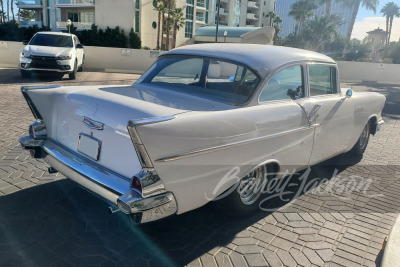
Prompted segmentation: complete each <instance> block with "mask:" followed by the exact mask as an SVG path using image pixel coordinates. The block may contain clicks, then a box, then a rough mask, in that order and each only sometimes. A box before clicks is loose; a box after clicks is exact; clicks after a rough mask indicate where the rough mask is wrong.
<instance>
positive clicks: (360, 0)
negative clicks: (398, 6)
mask: <svg viewBox="0 0 400 267" xmlns="http://www.w3.org/2000/svg"><path fill="white" fill-rule="evenodd" d="M338 1H340V2H341V3H342V5H344V6H347V7H350V8H352V9H353V12H352V14H351V20H350V25H349V30H348V32H347V35H346V42H345V44H344V49H343V53H342V57H343V58H344V57H345V55H346V53H347V50H348V48H349V44H350V38H351V33H352V32H353V27H354V22H355V21H356V17H357V13H358V10H359V8H360V5H362V6H363V7H365V8H366V9H369V10H372V11H374V12H375V13H376V7H377V6H378V4H379V0H338Z"/></svg>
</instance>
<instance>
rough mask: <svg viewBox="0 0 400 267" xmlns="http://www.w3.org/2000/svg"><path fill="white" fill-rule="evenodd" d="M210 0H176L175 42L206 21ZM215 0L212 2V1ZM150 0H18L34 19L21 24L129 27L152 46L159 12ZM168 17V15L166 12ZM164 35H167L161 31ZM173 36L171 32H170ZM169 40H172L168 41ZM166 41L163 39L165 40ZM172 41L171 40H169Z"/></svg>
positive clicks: (64, 27) (58, 28) (60, 27)
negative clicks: (179, 18) (181, 18)
mask: <svg viewBox="0 0 400 267" xmlns="http://www.w3.org/2000/svg"><path fill="white" fill-rule="evenodd" d="M210 1H211V0H177V1H176V7H183V11H184V14H185V18H186V21H185V26H184V28H181V29H180V30H179V31H178V32H177V41H176V44H177V45H179V44H181V43H183V42H184V41H185V40H187V39H188V38H191V37H192V35H193V34H194V32H195V30H196V29H197V28H198V27H200V26H204V25H206V24H209V23H210V22H209V11H210V8H211V3H210ZM212 3H214V2H212ZM153 4H154V1H153V0H136V1H132V0H117V1H110V0H20V1H18V7H19V8H21V9H28V10H33V11H35V13H36V18H35V20H33V21H21V22H20V25H21V27H29V26H33V25H38V26H39V27H41V26H48V27H50V28H51V30H52V31H65V30H67V20H68V19H70V20H71V22H72V23H73V25H74V26H75V27H77V30H85V29H90V28H91V26H92V25H93V24H95V25H97V26H98V27H99V28H101V29H104V28H106V27H110V28H115V27H116V26H119V27H120V28H121V29H124V31H125V32H129V31H130V30H131V28H133V29H134V31H135V32H136V33H137V34H138V35H139V36H140V38H141V40H142V46H147V47H150V48H155V47H156V45H157V30H158V12H157V11H155V10H154V5H153ZM165 17H167V14H165ZM164 37H165V38H166V34H165V33H164ZM170 38H171V39H172V31H171V33H170ZM171 41H172V40H171ZM164 43H165V42H164ZM170 43H172V42H170Z"/></svg>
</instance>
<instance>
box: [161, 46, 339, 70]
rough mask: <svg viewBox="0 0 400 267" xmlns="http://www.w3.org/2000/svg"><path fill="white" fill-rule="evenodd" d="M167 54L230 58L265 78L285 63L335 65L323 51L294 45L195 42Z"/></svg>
mask: <svg viewBox="0 0 400 267" xmlns="http://www.w3.org/2000/svg"><path fill="white" fill-rule="evenodd" d="M164 55H194V56H204V57H213V58H221V59H225V60H231V61H235V62H238V63H242V64H244V65H247V66H249V67H251V68H253V69H254V70H256V71H257V72H258V73H259V74H260V75H261V76H263V77H265V76H267V75H268V73H270V72H271V71H272V70H274V69H276V68H278V67H280V66H282V65H285V64H288V63H292V62H297V61H316V62H325V63H333V64H336V62H335V61H334V60H333V59H332V58H330V57H328V56H326V55H323V54H320V53H316V52H312V51H308V50H303V49H297V48H291V47H283V46H272V45H258V44H232V43H218V44H216V43H214V44H196V45H188V46H183V47H179V48H176V49H173V50H171V51H169V52H167V53H165V54H163V55H162V56H164ZM162 56H161V57H162Z"/></svg>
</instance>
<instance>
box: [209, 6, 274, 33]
mask: <svg viewBox="0 0 400 267" xmlns="http://www.w3.org/2000/svg"><path fill="white" fill-rule="evenodd" d="M220 3H221V4H220V9H219V23H220V25H222V26H229V27H264V26H269V19H268V17H267V14H268V12H270V11H274V5H275V0H220ZM216 4H217V1H216ZM214 6H215V5H214ZM211 12H212V14H213V15H214V14H215V13H216V12H217V8H215V9H213V10H211ZM213 17H216V16H215V15H214V16H213ZM213 23H215V21H213Z"/></svg>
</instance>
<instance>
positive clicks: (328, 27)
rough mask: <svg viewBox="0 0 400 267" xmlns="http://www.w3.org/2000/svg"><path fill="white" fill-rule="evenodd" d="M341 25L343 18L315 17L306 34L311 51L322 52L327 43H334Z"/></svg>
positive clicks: (308, 25)
mask: <svg viewBox="0 0 400 267" xmlns="http://www.w3.org/2000/svg"><path fill="white" fill-rule="evenodd" d="M341 23H342V18H341V17H340V16H338V15H336V14H333V15H329V16H321V17H315V18H314V19H313V20H311V21H309V22H308V23H307V26H306V29H305V34H306V36H307V42H308V43H309V46H310V49H311V50H314V51H319V50H320V49H321V50H322V49H323V48H324V46H325V44H326V43H330V42H331V41H333V39H334V37H335V33H336V32H337V29H338V27H339V25H340V24H341Z"/></svg>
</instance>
